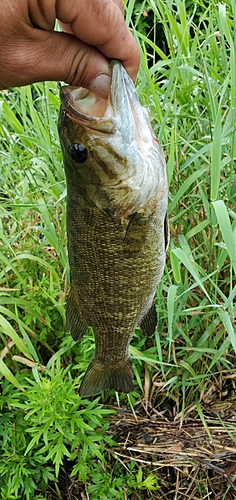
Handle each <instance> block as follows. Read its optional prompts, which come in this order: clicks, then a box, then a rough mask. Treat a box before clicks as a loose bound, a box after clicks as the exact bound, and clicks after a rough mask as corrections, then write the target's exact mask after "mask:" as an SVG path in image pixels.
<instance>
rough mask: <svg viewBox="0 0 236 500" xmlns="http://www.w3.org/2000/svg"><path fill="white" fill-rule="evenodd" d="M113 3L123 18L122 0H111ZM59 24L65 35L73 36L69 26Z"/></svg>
mask: <svg viewBox="0 0 236 500" xmlns="http://www.w3.org/2000/svg"><path fill="white" fill-rule="evenodd" d="M113 3H114V4H116V5H117V7H118V8H119V9H120V11H121V13H122V16H124V2H123V0H113ZM59 24H60V26H61V27H62V29H63V30H64V31H65V32H66V33H71V34H74V33H73V31H72V29H71V27H70V24H66V23H62V22H61V21H59Z"/></svg>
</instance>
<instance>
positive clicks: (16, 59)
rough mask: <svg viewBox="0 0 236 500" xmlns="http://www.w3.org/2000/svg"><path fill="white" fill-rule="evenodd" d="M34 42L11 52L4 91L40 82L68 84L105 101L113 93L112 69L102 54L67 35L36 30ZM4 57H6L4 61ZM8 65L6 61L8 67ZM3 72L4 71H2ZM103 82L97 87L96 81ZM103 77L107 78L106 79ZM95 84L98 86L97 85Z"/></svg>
mask: <svg viewBox="0 0 236 500" xmlns="http://www.w3.org/2000/svg"><path fill="white" fill-rule="evenodd" d="M32 33H33V36H32V37H31V38H32V39H28V42H26V39H25V38H24V40H23V41H22V43H20V42H19V43H18V44H17V46H16V45H15V46H14V48H12V51H10V52H9V51H8V52H7V55H6V57H8V61H11V64H10V65H9V64H8V66H10V67H9V70H8V72H7V73H8V81H5V80H4V79H3V81H2V78H1V75H0V88H2V89H3V88H8V87H10V86H21V85H27V84H29V83H34V82H38V81H46V80H54V81H57V80H59V81H65V82H66V83H69V84H70V85H75V86H82V87H86V88H90V86H92V88H93V90H94V91H95V92H97V94H98V95H101V97H104V98H106V97H107V95H108V92H109V83H110V79H109V78H110V68H109V65H108V61H107V59H106V57H104V56H103V54H101V52H99V50H97V49H95V48H93V47H91V46H89V45H87V44H85V43H83V42H81V41H80V40H78V39H77V38H76V37H75V36H73V35H69V34H67V33H57V32H45V31H43V30H37V29H35V30H33V32H32ZM3 57H4V55H3V54H2V56H1V59H3ZM6 65H7V61H4V60H2V66H3V67H4V66H5V67H6ZM0 72H1V70H0ZM99 75H100V80H99V81H98V83H97V87H96V81H95V80H96V77H98V76H99ZM101 75H103V76H104V77H105V80H104V78H103V77H102V78H103V79H102V78H101ZM94 81H95V83H94Z"/></svg>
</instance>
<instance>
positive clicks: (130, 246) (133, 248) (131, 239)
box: [123, 213, 150, 257]
mask: <svg viewBox="0 0 236 500" xmlns="http://www.w3.org/2000/svg"><path fill="white" fill-rule="evenodd" d="M149 224H150V221H149V219H148V218H147V217H142V216H141V215H140V214H138V213H135V214H133V215H130V217H129V224H128V226H127V228H126V233H125V237H124V241H123V252H124V253H125V254H126V255H127V256H129V257H133V256H134V255H135V254H137V253H138V252H140V251H141V250H142V248H143V244H144V242H145V240H146V237H147V232H148V230H149Z"/></svg>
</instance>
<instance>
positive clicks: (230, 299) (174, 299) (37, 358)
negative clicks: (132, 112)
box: [0, 0, 236, 500]
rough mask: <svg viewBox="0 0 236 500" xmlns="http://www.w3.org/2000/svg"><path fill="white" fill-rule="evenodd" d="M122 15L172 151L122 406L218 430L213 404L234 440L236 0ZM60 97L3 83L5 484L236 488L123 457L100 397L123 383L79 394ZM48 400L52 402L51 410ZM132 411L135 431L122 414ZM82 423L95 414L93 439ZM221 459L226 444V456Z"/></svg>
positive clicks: (108, 401) (21, 491)
mask: <svg viewBox="0 0 236 500" xmlns="http://www.w3.org/2000/svg"><path fill="white" fill-rule="evenodd" d="M126 18H127V22H128V24H130V25H131V27H132V29H133V30H134V33H135V36H136V38H137V41H138V43H139V44H140V47H141V67H140V73H139V78H138V82H137V88H138V92H139V95H140V100H141V102H142V103H143V105H144V106H146V107H147V108H148V110H149V113H150V118H151V121H152V125H153V129H154V131H155V133H156V135H157V137H158V138H159V140H160V142H161V144H162V146H163V149H164V152H165V155H166V160H167V175H168V183H169V219H170V232H171V242H170V248H169V251H168V255H167V261H166V267H165V272H164V275H163V278H162V281H161V283H160V285H159V287H158V290H157V295H156V304H157V310H158V318H159V319H158V329H157V332H156V334H155V338H154V339H153V340H146V339H143V338H142V336H141V334H140V332H139V331H138V330H137V331H136V333H135V335H134V338H133V341H132V345H131V353H132V357H133V362H134V377H135V386H136V392H135V393H134V394H131V395H130V396H129V398H128V400H127V396H124V395H120V396H119V399H118V400H119V405H120V408H121V409H120V410H119V411H126V412H128V413H127V415H128V416H129V412H130V413H131V416H132V418H136V419H137V422H140V419H142V418H144V413H145V418H147V419H149V418H151V417H153V415H155V414H157V413H158V412H159V413H158V418H159V417H160V415H164V416H166V417H165V418H167V417H168V421H169V422H171V421H173V422H175V423H176V426H177V427H176V429H177V428H178V429H180V428H183V429H184V426H185V425H186V423H187V422H188V419H190V417H191V418H192V420H195V421H196V422H198V423H199V425H202V426H203V429H205V432H206V435H205V438H204V439H210V437H209V433H210V435H211V434H212V432H213V434H214V430H213V431H212V429H211V423H209V414H210V412H212V411H214V422H215V423H214V425H219V426H220V427H219V429H221V431H222V429H223V428H224V432H225V434H224V436H225V440H226V441H227V439H228V437H230V440H231V445H232V446H231V447H232V449H233V444H232V443H234V448H235V434H234V429H233V428H232V424H231V420H230V418H229V417H228V416H227V410H226V409H227V408H228V405H230V412H231V413H230V415H231V416H232V415H233V414H234V412H235V409H234V404H235V403H234V401H235V377H236V372H235V352H236V336H235V295H236V284H235V274H236V196H235V195H236V174H235V162H236V126H235V123H236V119H235V118H236V116H235V113H236V77H235V75H236V67H235V66H236V57H235V51H236V39H235V33H234V26H235V24H236V7H235V2H234V0H227V1H225V2H224V3H223V2H222V3H219V4H216V3H215V2H214V1H213V0H209V1H208V2H204V1H203V0H198V1H197V2H187V0H186V1H184V0H175V1H174V0H168V1H167V2H166V1H162V0H155V2H154V1H153V0H149V1H148V0H144V1H143V2H140V3H137V2H134V1H131V0H129V2H128V3H127V5H126ZM149 29H150V34H148V32H149ZM147 34H148V36H147ZM58 111H59V99H58V85H57V84H56V83H53V82H50V83H48V82H47V83H40V84H35V85H32V86H31V87H23V88H19V89H13V90H8V91H4V92H2V93H1V96H0V117H1V120H0V145H1V146H0V164H1V181H0V245H1V253H0V261H1V267H0V345H1V355H0V373H1V374H2V378H1V380H0V383H1V386H2V396H1V398H2V399H1V414H0V425H1V434H0V440H1V450H2V451H1V452H0V453H1V458H0V464H1V465H0V467H1V468H2V473H1V479H0V491H1V496H2V498H4V499H18V498H20V499H22V500H23V499H24V498H26V499H28V498H30V499H37V500H40V499H43V498H48V499H53V498H64V497H65V498H70V497H69V496H63V495H66V494H65V493H63V492H62V490H63V487H62V484H63V478H64V479H65V478H67V481H69V484H70V488H74V490H73V492H74V495H75V494H77V497H78V498H82V496H81V495H82V494H84V493H83V491H86V495H87V497H86V498H89V499H91V500H94V499H95V500H96V499H98V498H99V499H100V498H104V499H105V498H112V499H115V498H118V499H122V500H123V499H124V500H125V499H130V498H131V495H136V498H169V499H173V498H175V499H178V498H182V496H179V493H178V491H177V486H176V485H177V484H178V485H179V487H180V490H181V487H182V488H183V490H182V491H183V492H185V493H186V491H188V488H190V485H191V484H192V486H191V488H192V490H191V491H192V494H194V495H195V496H194V498H199V499H200V498H212V497H211V489H212V491H214V492H215V496H216V495H217V494H218V495H219V492H220V494H221V497H220V498H225V499H231V498H232V499H233V498H235V491H234V490H233V487H232V486H231V485H230V481H234V480H235V478H234V477H233V475H234V473H235V471H234V472H232V474H231V475H228V476H227V477H229V481H225V480H221V481H219V485H218V483H217V484H216V480H215V479H214V477H213V476H210V473H205V472H204V467H203V466H202V467H203V468H199V463H200V462H199V463H198V467H197V469H196V467H195V469H194V466H193V468H192V472H189V471H190V469H189V465H187V466H186V467H187V469H186V467H185V466H184V465H183V464H182V463H181V464H179V462H176V464H174V463H173V462H171V464H170V463H169V462H168V463H169V465H165V461H164V462H162V461H161V459H160V457H159V455H158V450H156V454H157V455H156V456H157V457H159V458H158V460H159V462H158V463H159V466H155V467H154V466H151V465H150V463H149V465H147V464H146V462H148V460H147V455H145V456H144V455H140V454H138V455H137V454H135V453H134V452H133V455H132V453H129V456H128V455H127V454H126V458H124V457H122V456H120V455H119V448H116V447H114V446H113V444H112V442H111V441H109V439H110V436H109V435H108V434H107V432H106V429H107V423H105V422H107V418H108V417H109V419H111V420H112V419H113V417H111V416H109V414H108V413H107V409H106V408H107V405H110V406H112V407H115V408H117V402H116V398H115V397H114V395H113V394H112V393H110V394H108V395H102V396H101V397H100V399H99V403H100V404H102V406H98V408H99V409H100V410H99V411H100V415H101V417H99V418H98V417H96V415H97V413H96V412H97V410H96V402H95V404H94V405H93V403H91V402H84V401H81V400H80V398H79V396H78V395H77V387H78V384H79V383H80V379H81V377H82V376H83V373H84V371H85V369H86V367H87V365H88V361H89V359H91V355H92V351H93V336H92V332H89V334H88V335H87V336H86V337H85V338H84V339H83V340H82V342H81V344H78V345H77V344H76V343H75V342H73V340H72V339H71V337H70V336H69V335H68V333H67V332H66V328H65V307H64V305H65V300H66V293H67V289H68V281H69V278H68V262H67V251H66V221H65V202H66V198H65V196H66V192H65V188H66V186H65V176H64V169H63V165H62V158H61V151H60V147H59V141H58V135H57V119H58ZM45 391H46V392H47V391H48V392H47V394H46V392H45ZM63 391H64V392H63ZM62 396H63V397H62ZM50 398H51V399H50ZM63 398H64V399H63ZM45 400H46V401H47V402H48V401H49V400H50V401H52V406H51V407H50V408H49V409H47V408H45ZM63 401H65V403H64V406H63ZM91 405H92V406H91ZM127 405H128V408H130V410H125V407H126V406H127ZM78 408H80V409H81V410H79V414H78V415H77V412H78ZM122 408H123V410H122ZM222 408H223V414H222V415H223V416H222V415H221V413H220V409H222ZM82 409H83V410H82ZM80 411H82V416H79V415H81V413H80ZM94 412H95V413H94ZM143 412H144V413H143ZM75 414H76V415H77V417H75ZM217 415H218V416H217ZM131 416H130V417H129V418H131ZM76 418H80V424H78V422H77V420H76ZM96 418H97V420H96ZM123 418H124V419H125V417H123ZM39 419H42V420H39ZM124 421H125V422H126V420H124ZM124 421H123V422H124ZM148 421H149V422H150V420H148ZM40 422H41V423H42V422H44V423H43V426H42V425H41V423H40ZM72 422H74V423H72ZM81 422H82V423H81ZM216 422H217V424H216ZM222 422H223V424H222ZM126 423H127V429H128V431H129V419H128V417H127V422H126ZM73 425H74V428H73V427H72V426H73ZM83 425H84V431H80V432H82V434H81V433H80V434H78V430H76V429H78V427H80V426H83ZM140 425H141V424H140ZM76 426H77V427H76ZM86 426H88V427H89V426H90V427H91V426H92V427H93V428H94V427H95V426H96V427H97V429H98V441H99V447H98V441H97V442H95V443H94V441H93V435H92V433H91V431H90V429H89V428H88V427H86ZM149 431H150V429H149ZM176 432H177V431H176ZM192 432H193V436H194V427H193V431H192ZM222 432H223V431H222ZM74 435H76V436H77V439H75V438H74ZM127 436H128V434H127ZM127 436H126V437H125V440H127V439H128V437H127ZM227 436H228V437H227ZM116 440H117V441H118V442H119V439H118V437H117V438H116ZM108 441H109V442H108ZM227 442H228V441H227ZM196 443H197V439H196V442H195V444H196ZM136 444H137V443H136ZM107 449H109V450H110V451H105V450H107ZM193 449H194V446H193ZM199 453H200V452H199ZM199 457H200V458H201V455H200V454H199ZM138 460H140V461H138ZM158 460H157V461H158ZM207 460H208V463H209V460H210V459H209V457H208V459H207ZM215 460H216V459H215ZM81 461H82V462H81ZM228 461H229V459H228ZM79 463H83V467H82V468H81V470H79V465H78V464H79ZM214 463H215V462H214ZM227 464H228V462H227V458H225V463H223V465H222V463H221V468H222V467H223V470H225V469H224V466H225V467H226V469H227V466H228V465H227ZM168 467H169V468H168ZM208 468H209V467H208ZM35 470H37V471H38V472H37V475H35V476H34V472H33V471H35ZM160 470H161V471H163V473H160ZM186 470H188V474H187V475H186ZM25 471H28V478H27V474H26V472H25ZM29 471H31V472H29ZM212 471H213V472H212V474H213V473H214V472H215V471H214V469H212ZM195 472H196V473H195ZM71 474H72V475H71ZM70 475H71V476H70ZM193 478H195V479H194V480H193ZM58 481H59V482H58ZM186 481H187V485H188V486H186ZM209 481H210V482H209ZM212 481H213V483H212ZM64 482H65V481H64ZM212 484H213V485H212ZM173 485H175V486H173ZM53 491H54V493H53ZM63 491H64V490H63ZM68 491H69V490H68ZM168 491H170V493H168ZM76 492H77V493H76ZM148 492H149V493H148ZM148 494H149V497H148V496H147V495H148ZM60 495H61V496H60ZM67 495H68V493H67ZM145 495H146V496H145ZM168 495H170V496H168ZM183 495H184V493H183ZM186 495H188V496H189V493H186ZM204 495H205V496H204ZM71 498H72V497H71Z"/></svg>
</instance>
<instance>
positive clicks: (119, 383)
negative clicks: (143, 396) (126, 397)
mask: <svg viewBox="0 0 236 500" xmlns="http://www.w3.org/2000/svg"><path fill="white" fill-rule="evenodd" d="M107 389H114V390H115V391H117V392H125V393H128V392H131V391H133V390H134V385H133V380H132V361H131V359H130V358H129V359H127V360H126V361H118V362H117V363H109V364H108V363H105V364H103V363H100V362H99V361H97V360H96V358H94V359H93V360H92V361H91V363H90V365H89V367H88V369H87V371H86V373H85V376H84V378H83V380H82V384H81V386H80V390H79V394H80V396H82V397H88V396H95V395H96V394H99V393H100V392H102V391H105V390H107Z"/></svg>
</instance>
